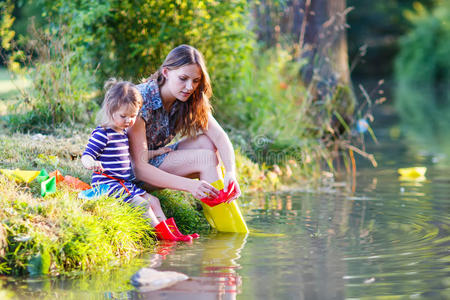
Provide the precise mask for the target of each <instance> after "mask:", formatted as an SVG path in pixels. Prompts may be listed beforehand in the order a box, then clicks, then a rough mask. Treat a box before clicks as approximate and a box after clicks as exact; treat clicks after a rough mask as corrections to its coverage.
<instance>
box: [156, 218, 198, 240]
mask: <svg viewBox="0 0 450 300" xmlns="http://www.w3.org/2000/svg"><path fill="white" fill-rule="evenodd" d="M164 222H166V224H167V226H168V227H169V229H170V230H171V231H172V233H173V234H174V235H176V236H180V237H181V236H186V235H184V234H182V233H181V232H180V230H179V229H178V227H177V224H176V223H175V219H174V218H170V219H167V220H165V221H164ZM187 236H190V237H192V238H193V239H198V238H199V237H200V235H199V234H198V233H193V234H188V235H187Z"/></svg>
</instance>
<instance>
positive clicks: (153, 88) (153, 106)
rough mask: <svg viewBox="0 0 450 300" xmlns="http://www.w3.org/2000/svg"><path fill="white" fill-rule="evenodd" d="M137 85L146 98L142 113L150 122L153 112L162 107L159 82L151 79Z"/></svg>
mask: <svg viewBox="0 0 450 300" xmlns="http://www.w3.org/2000/svg"><path fill="white" fill-rule="evenodd" d="M136 87H137V89H138V91H139V92H140V93H141V95H142V98H143V100H144V102H143V104H142V108H141V111H140V115H141V117H142V118H143V119H144V120H145V121H146V122H148V121H149V120H150V119H151V112H152V111H155V110H157V109H159V108H161V107H162V100H161V96H160V93H159V87H158V84H157V82H156V81H155V80H149V81H147V82H144V83H141V84H139V85H137V86H136Z"/></svg>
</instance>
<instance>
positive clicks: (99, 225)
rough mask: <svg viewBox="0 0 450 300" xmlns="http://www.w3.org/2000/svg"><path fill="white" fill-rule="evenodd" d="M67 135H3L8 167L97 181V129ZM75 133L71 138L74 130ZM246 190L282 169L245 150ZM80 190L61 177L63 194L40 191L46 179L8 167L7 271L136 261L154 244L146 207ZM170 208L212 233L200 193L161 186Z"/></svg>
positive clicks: (266, 185)
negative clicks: (89, 164) (91, 164)
mask: <svg viewBox="0 0 450 300" xmlns="http://www.w3.org/2000/svg"><path fill="white" fill-rule="evenodd" d="M68 130H69V129H67V128H66V129H65V130H62V129H61V130H60V132H59V135H41V134H34V135H30V134H21V133H6V132H5V131H4V133H3V134H0V140H1V142H0V156H1V157H2V161H1V163H0V168H6V169H16V168H19V169H23V170H40V169H42V168H45V169H46V170H48V172H50V171H53V170H55V169H58V170H60V171H61V173H62V174H63V175H71V176H74V177H78V178H80V179H81V180H83V181H85V182H90V176H91V175H90V172H89V171H88V170H86V169H84V168H83V167H82V165H81V162H80V156H81V154H82V151H83V150H84V147H85V143H86V140H87V139H88V135H89V129H86V130H84V131H80V132H78V133H72V134H70V133H69V132H68ZM69 135H70V137H68V136H69ZM237 165H238V170H239V174H240V178H239V180H240V182H241V185H242V190H243V191H244V192H249V191H252V190H256V189H271V188H274V187H276V186H277V185H278V184H279V182H280V179H279V175H277V174H276V173H275V172H273V171H269V170H268V169H266V170H264V169H263V168H261V167H260V166H258V165H257V164H255V163H253V162H251V161H250V160H249V159H248V158H246V157H244V156H243V155H241V154H240V153H239V151H237ZM77 194H78V191H76V190H73V189H70V188H69V187H67V186H64V185H60V184H58V186H57V193H55V194H51V195H49V196H46V197H41V196H40V184H39V183H38V182H37V181H32V182H31V183H29V184H24V183H16V182H14V181H12V180H10V179H8V178H6V177H5V176H3V175H1V174H0V198H1V202H0V220H1V222H0V254H1V255H0V274H10V275H23V274H32V275H33V274H47V273H49V274H53V275H55V274H61V273H67V272H71V271H75V270H93V269H98V268H104V267H108V266H112V265H117V264H120V263H125V262H128V261H130V259H132V257H134V256H136V255H138V254H139V253H141V252H143V251H149V250H152V249H153V245H154V238H153V233H152V228H151V227H150V226H149V225H148V224H147V223H146V222H145V220H143V219H142V218H141V217H140V213H141V212H139V211H137V210H136V209H133V208H131V207H130V206H128V205H124V204H122V203H120V202H118V201H117V200H116V199H111V198H102V199H99V200H81V199H78V197H77ZM155 195H156V196H157V197H159V198H160V200H161V203H162V206H163V209H164V211H165V212H166V215H168V216H173V217H174V218H175V219H176V220H177V223H178V224H179V227H180V230H181V231H184V232H193V231H198V232H205V231H208V230H209V225H208V223H207V222H206V220H205V218H204V216H203V214H202V213H201V211H200V210H201V206H200V205H199V202H198V201H197V200H195V199H194V198H193V197H192V196H190V195H188V194H186V193H182V192H174V191H168V190H162V191H158V192H155Z"/></svg>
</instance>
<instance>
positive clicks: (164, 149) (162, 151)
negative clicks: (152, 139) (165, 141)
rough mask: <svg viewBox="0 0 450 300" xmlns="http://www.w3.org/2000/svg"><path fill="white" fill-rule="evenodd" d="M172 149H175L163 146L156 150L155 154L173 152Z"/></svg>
mask: <svg viewBox="0 0 450 300" xmlns="http://www.w3.org/2000/svg"><path fill="white" fill-rule="evenodd" d="M172 151H173V150H172V148H169V147H161V148H159V149H157V150H155V156H158V155H161V154H164V153H167V152H172Z"/></svg>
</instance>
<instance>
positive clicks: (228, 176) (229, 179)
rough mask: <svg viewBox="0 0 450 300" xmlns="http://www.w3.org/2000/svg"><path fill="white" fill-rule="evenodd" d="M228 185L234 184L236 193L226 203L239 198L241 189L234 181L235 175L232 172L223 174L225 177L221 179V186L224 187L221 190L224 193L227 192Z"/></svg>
mask: <svg viewBox="0 0 450 300" xmlns="http://www.w3.org/2000/svg"><path fill="white" fill-rule="evenodd" d="M230 183H234V189H235V190H236V193H235V194H234V196H233V197H232V198H231V199H230V200H229V201H228V203H229V202H231V201H233V200H234V199H237V198H239V197H240V196H241V188H240V187H239V183H238V182H237V180H236V175H235V174H234V172H227V173H226V174H225V177H224V178H223V184H224V186H225V187H224V188H223V190H224V192H228V186H229V185H230Z"/></svg>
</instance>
